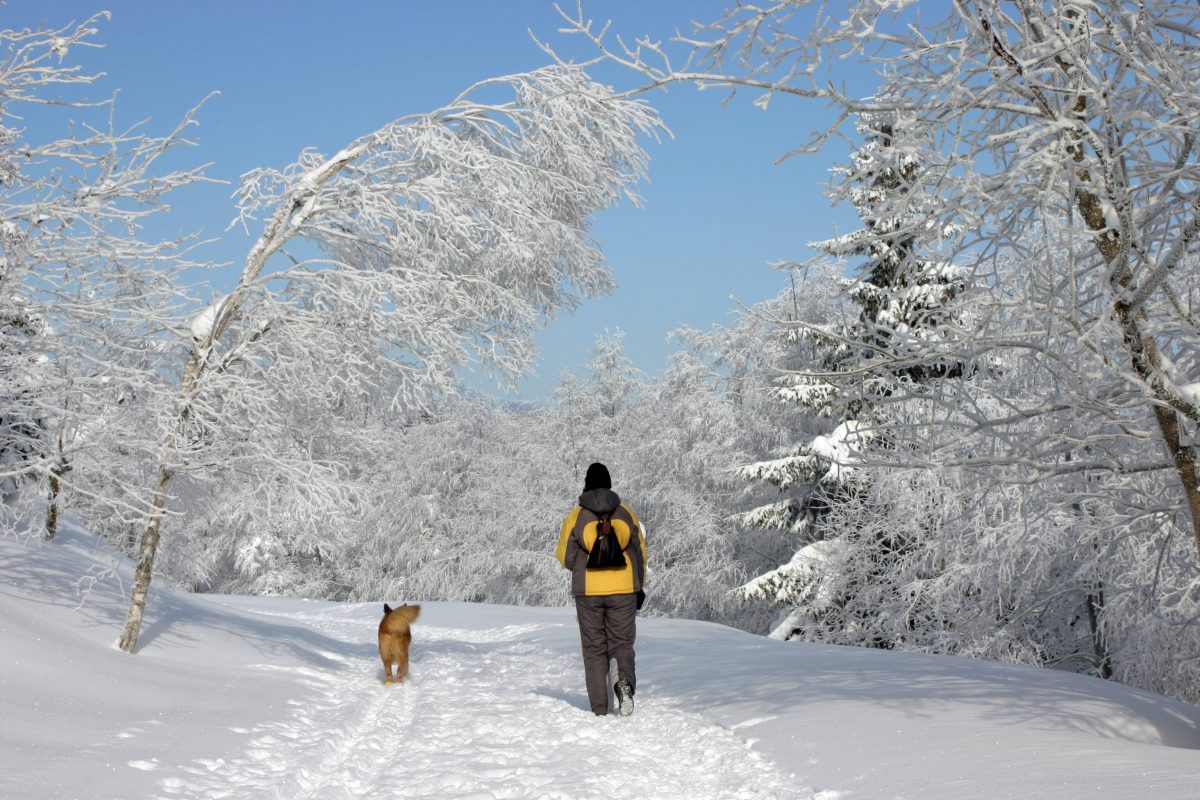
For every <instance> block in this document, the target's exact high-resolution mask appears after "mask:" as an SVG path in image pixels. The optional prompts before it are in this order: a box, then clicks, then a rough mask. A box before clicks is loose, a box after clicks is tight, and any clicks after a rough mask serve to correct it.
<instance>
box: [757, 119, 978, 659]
mask: <svg viewBox="0 0 1200 800" xmlns="http://www.w3.org/2000/svg"><path fill="white" fill-rule="evenodd" d="M859 131H860V133H861V134H862V135H863V137H864V143H863V144H862V146H861V147H859V148H858V149H857V150H856V151H855V152H854V153H853V154H852V156H851V158H850V162H849V164H847V165H845V166H841V167H838V168H836V169H835V170H834V174H835V176H836V177H837V178H838V179H839V180H838V182H837V184H836V186H835V187H834V191H833V196H834V197H835V198H837V199H848V200H849V201H850V202H851V204H852V205H853V206H854V207H855V209H856V210H857V212H858V214H859V216H860V218H861V219H862V221H863V227H862V228H860V229H859V230H856V231H854V232H852V233H849V234H846V235H843V236H838V237H836V238H833V239H829V240H826V241H822V242H814V243H811V244H810V246H811V247H813V248H814V249H815V250H817V251H818V252H819V253H820V254H821V255H820V256H819V257H818V259H817V262H828V261H831V260H832V261H838V262H841V261H844V260H846V259H852V258H861V259H863V262H862V263H861V266H859V267H858V269H857V273H858V274H857V275H856V276H855V277H851V278H843V279H841V280H840V282H841V285H842V288H843V290H844V293H845V297H846V298H847V300H848V303H847V306H846V308H847V313H846V314H845V321H843V322H842V323H841V324H832V325H830V324H812V323H810V322H807V321H804V320H796V323H795V327H794V328H793V330H791V331H789V335H791V336H792V337H793V338H794V339H795V340H796V342H797V343H808V344H809V345H810V346H811V347H813V348H814V349H813V352H815V353H817V354H818V355H817V356H816V357H815V358H810V359H809V361H808V363H809V366H808V367H806V368H804V369H803V370H800V371H796V372H792V373H789V374H787V375H785V376H784V377H783V379H782V381H781V385H780V387H779V389H778V391H777V396H778V399H779V400H780V401H781V402H784V403H792V404H797V405H799V406H800V407H802V408H804V409H807V410H809V411H811V412H812V413H814V414H815V415H817V416H819V417H822V418H826V419H829V420H831V422H832V425H831V427H829V428H828V429H827V430H826V431H825V432H823V433H820V434H818V435H816V436H813V437H812V438H810V439H808V440H807V441H803V442H801V443H800V444H799V445H797V446H796V447H794V448H793V449H792V450H791V451H790V452H788V453H786V454H785V455H784V456H782V457H780V458H775V459H771V460H767V461H762V462H759V463H755V464H750V465H748V466H744V467H742V468H740V470H739V471H740V473H741V474H742V475H743V476H744V477H746V478H749V479H753V480H761V481H767V482H769V483H772V484H774V485H776V486H778V487H779V488H780V490H781V491H783V492H784V493H785V495H786V496H785V498H784V499H783V500H782V501H780V502H776V503H773V504H771V505H767V506H761V507H759V508H756V509H754V510H752V511H750V512H748V513H747V514H745V515H743V519H744V521H746V522H748V523H750V524H754V525H758V526H762V527H767V528H776V529H782V530H787V531H789V532H791V533H792V534H793V535H795V536H796V537H797V541H798V545H799V547H798V549H797V551H796V553H795V555H794V556H793V557H792V559H791V560H790V561H789V562H788V563H786V564H784V565H782V566H780V567H778V568H776V569H774V570H771V571H769V572H767V573H765V574H763V575H761V576H759V577H758V578H755V579H754V580H753V581H751V582H749V583H747V584H745V585H744V586H743V587H741V588H740V590H739V593H740V594H741V595H742V596H743V597H745V598H747V599H757V600H769V601H772V602H776V603H780V604H782V605H784V606H787V607H790V608H791V609H792V610H791V612H790V613H789V614H788V615H787V616H786V618H785V619H784V620H783V621H782V622H781V623H780V624H779V625H777V626H776V628H775V630H774V631H773V632H772V636H774V637H776V638H782V639H790V638H797V637H798V638H805V639H814V638H817V639H827V638H829V636H828V634H829V633H831V632H837V631H840V632H841V633H842V634H846V632H847V630H848V629H849V630H851V631H852V632H851V633H850V634H849V635H850V637H851V639H852V640H853V641H854V642H856V643H869V644H876V645H886V644H887V641H886V637H885V636H883V635H880V634H877V633H871V632H870V631H871V629H872V626H871V624H870V621H869V619H868V618H870V617H872V616H875V615H878V614H879V612H880V609H878V608H874V607H872V606H873V605H874V603H871V604H866V605H864V604H863V603H861V602H858V603H857V604H856V600H857V599H859V598H863V597H872V596H876V595H875V593H873V592H867V591H864V588H865V587H864V584H865V583H870V582H873V581H877V580H879V579H881V578H884V577H885V576H886V574H887V573H888V572H889V571H892V570H893V569H894V564H892V563H891V562H893V561H894V560H895V559H897V558H900V557H902V556H903V555H904V554H906V553H907V552H908V551H910V550H911V542H910V541H906V538H907V537H905V536H903V535H893V534H890V533H888V532H887V531H886V529H885V530H879V529H878V528H874V527H873V526H864V525H858V524H854V523H853V521H852V520H860V519H861V518H862V516H863V515H864V514H872V513H879V512H881V511H882V512H884V513H885V515H886V509H884V508H881V507H880V505H879V504H880V503H883V504H884V505H886V504H887V498H880V497H875V496H873V485H872V484H873V482H872V480H871V479H870V477H869V474H870V471H869V470H867V469H864V468H863V466H864V460H865V458H866V457H867V456H868V454H880V453H885V454H886V453H895V452H896V450H897V449H898V448H902V447H903V444H902V442H899V441H897V437H896V436H895V435H894V432H893V429H894V428H895V427H896V425H897V423H898V422H899V421H900V419H901V418H903V417H904V416H905V415H907V414H911V413H913V412H914V410H915V408H914V405H913V398H914V396H916V395H917V394H919V392H914V391H913V389H914V388H915V387H918V386H921V385H924V384H929V383H931V382H935V381H937V380H940V379H945V378H955V377H960V376H961V375H962V374H963V366H962V364H961V363H959V362H958V361H956V360H955V359H953V358H949V357H945V358H943V357H940V356H939V352H940V350H939V347H938V342H939V340H940V339H941V338H942V337H943V336H944V332H945V331H946V329H947V327H948V326H953V325H954V324H955V322H956V315H955V311H954V310H953V304H952V301H954V300H955V298H956V297H957V296H958V295H959V293H960V292H961V291H962V290H963V288H964V286H965V283H964V274H963V272H962V271H961V270H959V269H958V268H956V267H955V266H953V265H951V264H947V263H944V262H941V261H939V260H937V259H936V258H933V257H930V256H929V255H927V253H929V252H931V251H932V250H934V249H935V247H936V243H937V240H938V239H939V238H940V236H941V235H942V233H943V231H941V230H940V229H939V228H940V226H939V224H938V223H937V221H936V217H935V216H934V214H933V213H932V209H933V198H932V197H931V195H930V194H929V193H928V189H927V187H926V185H925V181H926V180H927V174H928V171H929V168H928V166H927V165H926V164H924V163H923V158H922V150H923V144H924V143H923V142H922V140H921V136H920V134H919V132H918V131H916V130H915V129H914V128H913V127H911V126H906V125H904V124H903V123H902V122H901V121H900V120H898V119H897V117H896V115H895V114H869V115H868V114H864V115H862V116H861V118H860V125H859ZM875 460H877V459H875ZM848 509H853V513H851V514H849V516H848V515H847V513H846V512H847V510H848ZM835 511H836V512H838V513H833V512H835ZM848 521H851V524H849V525H847V524H846V523H847V522H848ZM870 529H873V530H874V531H875V532H874V533H872V534H870V535H868V534H866V533H864V531H866V530H870Z"/></svg>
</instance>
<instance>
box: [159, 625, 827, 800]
mask: <svg viewBox="0 0 1200 800" xmlns="http://www.w3.org/2000/svg"><path fill="white" fill-rule="evenodd" d="M304 617H305V622H306V624H309V625H311V626H312V627H313V628H315V629H318V630H320V631H321V632H322V633H324V634H325V635H327V636H329V637H330V638H332V639H336V640H339V641H342V642H346V643H348V644H347V649H346V651H345V652H340V653H335V652H326V653H324V654H323V655H324V656H326V657H328V658H329V659H331V660H333V661H334V662H336V663H338V664H339V665H340V666H339V668H338V669H332V670H325V669H321V670H318V669H311V668H302V669H296V668H289V669H287V670H286V672H287V673H288V675H287V676H284V675H281V676H280V677H281V678H287V677H289V676H290V677H291V678H293V679H294V678H296V677H297V676H298V677H300V678H301V680H302V684H303V686H304V693H303V695H304V696H303V697H302V698H299V699H293V700H291V701H290V703H291V705H292V707H293V710H292V712H291V713H290V714H289V715H288V716H287V717H286V718H285V719H282V720H276V721H270V722H265V723H263V724H261V725H259V726H258V727H256V728H255V729H253V730H244V729H239V730H238V733H241V734H243V735H244V737H245V747H244V750H243V751H242V752H241V753H238V754H235V755H233V756H226V757H223V758H198V759H195V760H194V761H192V762H191V763H189V764H184V765H180V766H179V767H177V768H176V769H174V770H168V769H166V765H163V769H162V770H161V771H160V773H159V775H160V792H161V794H159V797H161V798H171V799H172V800H174V799H175V798H179V797H189V798H193V797H194V798H214V800H215V798H230V799H233V800H236V799H237V798H247V799H249V798H255V800H259V799H261V798H281V799H282V798H286V800H300V798H322V799H323V800H332V799H333V798H338V799H339V800H340V799H341V798H360V797H375V798H379V797H388V798H434V797H436V798H472V800H474V799H476V798H478V799H480V800H484V799H486V798H546V799H547V800H549V799H551V798H558V799H559V800H586V799H587V798H609V797H635V798H636V797H654V798H661V799H663V800H666V799H667V798H688V799H689V800H704V798H713V799H714V800H716V799H717V798H720V799H721V800H731V799H733V798H754V799H755V800H768V799H769V798H779V799H780V800H783V799H784V798H788V799H789V800H790V799H791V798H811V797H813V794H812V792H811V790H809V789H805V788H804V784H803V782H802V781H799V780H797V779H796V778H795V777H792V776H785V775H781V774H780V773H779V772H778V771H777V770H776V769H775V767H774V766H773V765H772V764H770V763H769V762H767V761H766V760H765V759H763V758H762V757H761V756H760V755H759V754H757V753H755V752H753V751H752V750H751V749H750V748H749V746H748V745H747V743H746V742H745V741H744V740H743V739H741V738H739V737H738V736H737V735H736V734H734V733H732V732H731V731H729V730H726V729H724V728H721V727H719V726H717V725H714V724H712V723H710V722H707V721H705V720H704V719H703V718H701V717H700V716H699V715H697V714H694V713H690V712H688V711H687V710H685V709H683V708H680V707H677V706H674V705H672V704H671V703H670V702H668V701H664V700H660V699H656V698H655V697H654V696H653V695H652V694H650V693H647V692H643V693H642V695H645V696H642V695H639V697H638V707H637V712H636V714H635V715H634V716H632V717H629V718H621V717H617V716H609V717H604V718H600V717H595V716H594V715H593V714H592V713H591V712H590V710H588V709H587V702H586V697H585V694H584V690H583V674H582V666H581V664H580V660H579V658H578V656H576V655H574V654H568V653H565V652H555V651H552V650H550V649H548V648H547V647H546V646H545V644H544V642H545V640H546V639H545V633H546V631H545V630H544V629H545V628H546V627H548V626H551V625H552V626H555V627H560V628H561V627H563V626H562V625H561V624H558V623H547V624H529V623H526V624H517V625H507V626H502V627H497V628H492V629H460V628H454V627H447V626H444V625H440V624H439V622H442V621H444V620H439V619H437V617H436V615H435V614H429V613H428V612H427V613H426V614H425V616H424V617H423V619H422V620H421V621H418V623H417V624H416V625H415V626H414V643H413V650H412V658H413V661H412V668H411V674H410V677H409V679H408V680H407V681H406V682H405V683H404V684H402V685H399V686H395V687H390V688H389V687H385V686H383V685H382V680H381V678H382V672H383V671H382V668H381V666H380V664H379V661H378V658H377V656H376V650H375V646H374V638H375V628H376V625H377V624H378V620H377V619H374V618H368V617H366V616H365V615H364V607H362V606H357V607H356V606H341V607H332V608H327V609H323V610H321V611H316V612H312V613H311V614H307V615H304ZM291 618H292V619H293V620H295V619H297V618H298V617H297V615H291ZM559 638H561V635H560V637H559ZM261 669H263V670H279V671H283V669H282V668H280V667H271V666H263V667H261ZM164 773H165V774H164ZM819 796H820V797H824V798H829V799H830V800H832V798H835V797H836V796H837V794H836V793H822V795H819Z"/></svg>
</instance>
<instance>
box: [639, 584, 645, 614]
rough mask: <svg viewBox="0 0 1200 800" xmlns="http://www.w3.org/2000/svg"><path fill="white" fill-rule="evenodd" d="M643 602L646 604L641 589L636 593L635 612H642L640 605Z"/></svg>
mask: <svg viewBox="0 0 1200 800" xmlns="http://www.w3.org/2000/svg"><path fill="white" fill-rule="evenodd" d="M645 602H646V593H645V592H643V591H642V590H641V589H638V593H637V610H638V611H641V610H642V604H644V603H645Z"/></svg>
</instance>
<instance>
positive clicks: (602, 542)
mask: <svg viewBox="0 0 1200 800" xmlns="http://www.w3.org/2000/svg"><path fill="white" fill-rule="evenodd" d="M587 568H588V569H625V548H623V547H621V543H620V541H618V540H617V532H616V531H614V530H613V526H612V512H611V511H610V512H609V513H607V514H600V515H598V519H597V522H596V541H595V542H594V543H593V544H592V549H591V550H590V551H588V560H587Z"/></svg>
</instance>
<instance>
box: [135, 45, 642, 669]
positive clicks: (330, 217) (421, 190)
mask: <svg viewBox="0 0 1200 800" xmlns="http://www.w3.org/2000/svg"><path fill="white" fill-rule="evenodd" d="M506 96H507V97H506ZM657 124H658V123H657V118H656V117H655V115H654V113H653V112H652V111H651V110H650V109H649V108H648V107H647V106H646V105H645V104H644V103H642V102H638V101H632V100H627V99H618V98H613V97H612V96H611V93H610V92H609V91H608V90H606V89H605V88H604V87H602V86H599V85H597V84H595V83H593V82H592V81H590V79H588V77H587V76H586V75H585V74H584V72H583V71H582V70H580V69H579V68H575V67H550V68H545V69H541V70H537V71H534V72H529V73H523V74H519V75H514V76H510V77H507V78H500V79H494V80H488V81H483V82H481V83H480V84H477V85H476V86H474V87H472V88H471V89H469V90H468V91H467V92H465V93H464V94H463V95H461V96H460V97H459V98H457V99H456V100H455V101H454V102H452V103H451V104H450V105H448V106H446V107H445V108H443V109H440V110H438V111H435V112H433V113H430V114H424V115H419V116H415V117H409V118H405V119H401V120H398V121H396V122H394V123H392V124H389V125H387V126H385V127H383V128H381V129H379V130H378V131H375V132H373V133H370V134H368V135H366V136H364V137H362V138H361V139H359V140H357V141H355V142H352V143H351V144H349V145H348V146H347V147H346V148H344V149H343V150H341V151H340V152H338V153H336V154H334V155H333V156H329V157H327V156H322V155H320V154H318V153H316V152H313V151H306V152H304V153H302V154H301V156H300V157H299V159H298V160H297V161H296V163H294V164H293V165H291V166H290V167H288V168H287V169H285V170H281V171H280V170H268V169H263V170H257V171H253V172H251V173H250V174H248V175H247V176H246V179H245V181H244V182H243V184H242V188H241V191H240V194H239V205H240V209H241V219H242V220H243V222H245V223H249V222H250V221H252V220H254V219H255V218H256V216H257V215H258V214H259V213H262V214H264V215H265V217H266V218H265V221H264V229H263V233H262V235H261V236H260V237H259V239H258V240H257V241H256V243H255V244H254V245H253V246H252V248H251V249H250V252H249V253H248V255H247V257H246V261H245V264H244V265H243V268H242V274H241V277H240V279H239V281H238V283H237V285H236V287H235V288H234V289H233V291H232V292H230V293H229V294H228V295H227V296H225V297H222V298H219V299H217V300H216V301H215V302H214V303H213V304H212V305H211V306H210V307H209V309H208V310H207V311H206V312H205V313H203V314H201V315H200V316H198V317H197V318H196V319H195V320H194V322H193V324H192V326H191V340H192V341H191V345H190V348H189V354H188V357H187V361H186V364H185V366H184V368H183V371H182V376H181V379H180V387H179V393H178V398H177V402H176V404H175V408H174V410H173V413H172V416H171V418H170V419H169V421H167V423H166V425H165V428H164V435H163V439H162V442H161V445H160V447H159V451H158V457H157V459H156V463H157V464H158V465H159V466H158V468H157V472H158V475H157V478H156V480H155V482H154V495H155V501H154V506H153V511H152V513H151V514H150V515H149V516H148V519H147V524H146V527H145V530H144V532H143V534H142V538H141V545H140V554H139V563H138V568H137V573H136V577H135V585H134V588H133V594H132V600H131V604H130V609H129V614H128V616H127V619H126V624H125V628H124V631H123V633H122V636H121V647H122V649H124V650H126V651H132V649H133V648H134V646H135V644H136V641H137V634H138V630H139V629H140V626H141V619H142V615H143V612H144V608H145V603H146V596H147V592H148V590H149V587H150V579H151V575H152V572H153V568H154V560H155V555H156V553H157V550H158V545H159V541H160V537H161V530H162V526H163V523H164V521H165V520H166V518H167V514H168V509H169V504H170V489H171V484H172V482H173V480H174V478H175V476H176V475H177V474H180V473H181V472H185V471H189V470H197V469H202V468H203V467H204V466H205V464H206V463H207V459H208V450H207V447H206V444H207V442H208V441H209V440H210V439H216V438H219V437H223V436H224V437H230V436H231V435H232V438H233V439H235V440H238V436H237V433H238V432H239V431H242V430H244V429H245V428H246V427H247V426H253V425H267V426H270V427H277V428H281V427H282V425H283V420H282V419H281V417H280V415H279V413H278V409H277V408H276V407H274V406H273V405H272V402H271V401H272V398H273V397H274V389H273V387H276V386H280V385H284V386H288V387H290V388H291V389H292V391H293V392H295V393H297V394H298V395H304V396H306V397H307V398H308V399H309V400H310V401H311V402H314V403H316V404H318V405H320V404H327V403H336V402H337V401H338V398H339V397H341V396H343V394H344V393H347V392H357V391H362V390H366V389H370V388H371V387H374V386H376V385H379V383H380V377H381V376H386V381H385V382H386V384H387V385H390V386H392V387H393V388H394V400H393V402H394V403H395V404H396V405H397V406H398V407H401V408H403V407H411V406H414V405H419V404H420V403H422V402H424V401H426V400H427V399H428V398H430V397H432V396H436V395H437V394H439V393H444V392H448V391H451V390H452V389H453V387H454V385H455V375H456V370H457V369H458V368H459V367H461V366H462V365H464V364H465V363H466V362H467V361H468V360H469V359H471V358H475V359H477V360H478V361H480V362H482V363H483V364H484V365H485V366H487V367H489V368H493V369H495V370H497V371H499V372H500V373H501V374H509V375H511V374H514V373H516V372H517V371H519V370H520V369H522V368H523V367H524V366H525V365H526V364H527V363H528V362H529V359H530V358H531V355H532V345H531V344H530V338H529V337H530V333H531V331H532V330H533V329H534V328H535V327H536V325H538V324H539V323H540V322H542V321H543V320H545V319H547V318H549V317H551V316H553V314H554V313H556V312H557V311H558V310H559V309H561V308H563V307H571V306H572V305H573V304H574V303H575V302H577V293H578V294H583V295H589V296H590V295H595V294H599V293H602V292H605V291H607V290H608V289H609V288H610V286H611V278H610V276H609V272H608V270H607V268H606V267H605V266H604V264H603V259H602V256H601V254H600V252H599V250H598V248H597V247H596V246H595V242H594V241H593V240H592V238H591V236H590V232H589V226H590V220H591V217H592V215H593V214H594V213H595V212H596V211H598V210H600V209H602V208H604V207H606V206H608V205H610V204H612V203H614V202H616V201H617V200H618V199H619V197H620V196H621V194H622V193H623V192H625V193H629V191H630V188H629V187H630V185H631V184H632V183H633V182H635V181H636V180H638V179H639V178H640V177H642V175H643V174H644V171H645V164H646V156H645V152H644V151H643V149H642V147H641V145H640V144H639V137H640V136H642V135H644V134H648V133H651V132H653V131H654V130H655V128H656V126H657ZM301 243H304V244H305V245H306V247H304V248H303V249H299V250H297V252H298V253H300V254H301V255H306V254H308V253H310V252H311V253H313V255H312V256H311V257H306V258H303V259H300V258H293V259H292V261H291V262H289V263H283V264H281V263H279V260H278V259H276V258H275V257H276V256H286V255H287V249H286V248H289V247H293V248H295V247H296V246H299V245H300V244H301ZM239 441H241V440H239ZM246 444H249V441H248V440H246ZM302 455H303V454H302ZM238 458H239V459H242V460H243V461H245V462H247V463H250V464H253V463H254V462H255V460H256V459H258V460H260V461H263V462H269V463H270V464H271V465H272V467H273V468H272V469H271V470H270V473H271V479H272V480H283V481H285V482H286V481H296V482H298V483H300V482H303V483H305V485H306V486H307V487H308V488H307V490H306V496H307V497H308V498H310V499H311V501H312V502H313V503H314V504H316V505H315V506H314V508H319V506H320V504H321V503H322V502H323V499H322V498H324V497H326V496H327V494H328V493H330V492H337V491H338V490H340V488H341V487H342V482H341V480H340V479H339V476H338V469H337V466H336V465H331V464H314V462H312V460H311V459H309V458H307V456H303V457H302V458H300V459H299V460H293V459H290V458H288V457H287V456H286V455H281V454H278V453H274V452H272V451H270V450H267V451H264V450H262V449H257V448H252V449H249V450H246V451H244V452H242V453H240V454H239V455H238ZM299 513H304V512H303V510H302V509H300V510H299Z"/></svg>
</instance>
